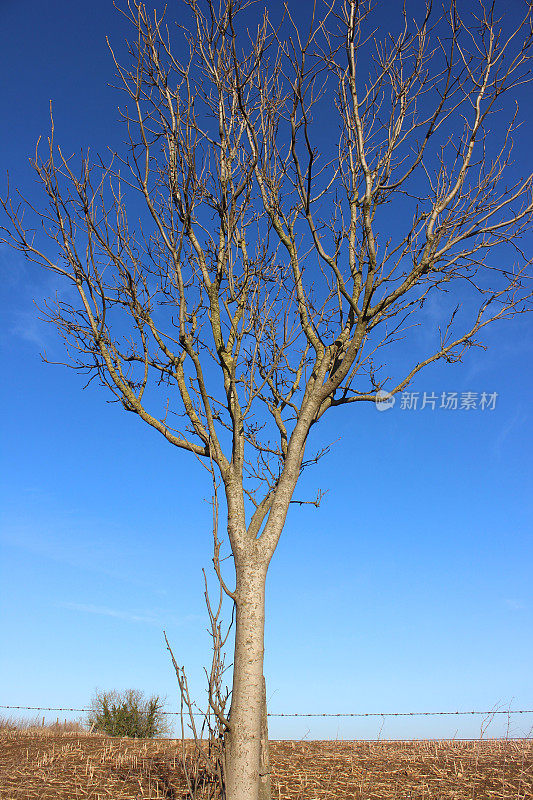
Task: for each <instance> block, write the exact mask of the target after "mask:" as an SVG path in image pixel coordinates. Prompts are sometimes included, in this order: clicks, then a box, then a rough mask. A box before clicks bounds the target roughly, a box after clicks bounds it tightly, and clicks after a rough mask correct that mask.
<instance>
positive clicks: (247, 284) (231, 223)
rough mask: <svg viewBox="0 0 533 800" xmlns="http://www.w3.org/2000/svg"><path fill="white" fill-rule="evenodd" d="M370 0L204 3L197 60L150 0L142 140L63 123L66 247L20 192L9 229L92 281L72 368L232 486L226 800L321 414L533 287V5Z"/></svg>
mask: <svg viewBox="0 0 533 800" xmlns="http://www.w3.org/2000/svg"><path fill="white" fill-rule="evenodd" d="M399 5H401V4H399ZM459 5H460V4H459ZM373 6H374V3H372V2H369V0H327V2H326V3H325V4H324V5H322V6H320V7H319V6H318V5H317V4H316V3H315V4H310V9H309V11H310V13H309V20H308V25H307V27H306V29H305V30H303V29H302V27H301V26H300V27H298V25H297V24H296V22H295V20H294V17H293V12H292V4H289V5H288V6H286V7H285V9H284V13H283V15H282V18H280V19H277V20H273V19H272V16H271V15H270V16H269V13H268V11H267V10H265V11H264V14H262V15H261V16H260V17H259V18H258V16H257V13H258V12H257V6H255V5H254V6H252V5H251V4H250V2H248V0H219V3H217V2H215V0H184V2H182V3H181V6H180V9H181V11H180V15H181V19H183V18H185V17H186V18H188V19H189V23H188V25H187V26H186V27H184V28H180V30H181V33H182V34H183V35H184V36H185V39H186V42H187V43H188V56H187V58H185V59H178V58H176V57H175V55H174V54H173V53H174V52H176V51H175V48H174V44H173V41H174V36H175V35H176V28H175V27H172V28H171V29H167V27H166V25H165V24H164V23H163V17H162V16H160V15H158V14H157V13H152V12H149V11H148V10H147V9H146V8H145V6H144V5H143V4H142V3H141V2H140V0H130V1H129V2H128V6H127V8H126V10H125V11H124V12H123V13H125V15H126V16H127V17H128V19H129V20H130V22H131V25H132V27H133V31H134V36H133V38H132V41H131V44H130V46H129V55H130V59H131V60H130V63H129V66H122V65H121V64H120V63H119V60H118V58H116V57H115V56H113V58H114V60H115V64H116V68H117V71H118V75H119V76H120V80H121V86H122V89H123V90H124V92H125V96H126V106H125V110H124V112H123V118H124V122H125V125H126V130H127V132H128V135H129V148H128V151H127V152H124V153H122V154H120V153H117V154H115V156H114V157H113V159H112V160H111V163H109V164H103V163H102V162H100V161H97V162H96V163H95V164H90V163H89V158H88V157H82V159H81V164H78V166H75V165H74V161H73V160H72V158H70V157H67V156H66V155H65V154H64V153H63V152H62V150H61V149H60V148H59V147H56V145H55V143H54V130H53V125H52V133H51V136H50V139H49V147H48V150H47V152H46V155H45V156H44V157H41V156H40V154H39V151H38V150H37V152H36V155H35V160H34V167H35V170H36V172H37V175H38V177H39V178H40V180H41V182H42V185H43V187H44V189H45V191H46V194H47V196H48V208H47V210H45V211H38V210H37V211H36V212H35V213H37V214H38V216H40V217H41V219H42V222H43V226H44V232H45V234H46V236H48V237H49V239H51V240H52V241H53V244H54V247H55V250H53V249H50V248H49V247H45V245H43V244H40V242H41V236H40V234H39V235H37V236H35V235H34V234H33V233H32V232H31V231H30V230H29V229H28V227H27V225H26V223H25V220H24V219H23V210H22V209H23V206H18V205H17V204H16V203H13V202H12V201H10V200H9V198H7V199H6V200H5V202H4V208H5V210H6V211H7V214H8V215H9V217H10V218H11V222H10V224H9V225H8V226H7V227H8V239H9V240H10V241H11V243H12V244H14V246H15V247H17V248H18V249H20V250H21V251H22V252H24V253H25V254H26V256H27V257H28V258H29V259H31V260H33V261H35V262H37V263H38V264H40V265H42V266H44V267H46V268H48V269H50V270H52V271H54V272H55V273H57V274H58V275H60V276H61V277H62V278H64V279H65V281H66V283H67V284H68V285H69V286H70V287H71V291H70V293H69V294H68V295H65V296H64V297H62V298H61V297H60V299H59V300H58V302H57V303H56V304H55V305H54V306H52V305H48V306H47V314H48V318H49V319H50V320H51V322H52V323H54V324H55V325H56V326H57V328H58V330H59V332H60V334H61V335H62V336H63V337H64V340H65V343H66V346H67V349H68V353H69V360H68V363H69V365H71V366H73V367H75V368H76V369H78V370H80V371H82V372H85V373H87V375H88V376H89V380H92V379H94V378H96V379H97V380H98V381H99V382H100V383H101V384H102V385H103V386H105V387H106V388H107V389H108V390H109V392H111V393H112V395H114V396H115V398H116V399H117V400H118V401H119V402H120V403H122V405H123V406H124V408H125V409H126V410H127V411H130V412H132V413H134V414H137V415H138V416H139V417H140V418H141V419H142V420H144V422H146V423H147V424H148V425H151V426H152V427H153V428H154V429H155V430H157V431H158V432H159V433H160V434H161V435H162V436H164V437H165V438H166V439H167V440H168V442H169V443H170V444H172V445H174V446H175V447H177V448H180V449H182V450H187V451H189V452H190V453H193V454H194V455H195V456H196V457H197V458H198V459H200V460H201V461H202V462H204V463H205V464H206V466H207V468H208V469H211V466H213V467H214V469H215V470H216V472H217V474H218V476H219V479H220V481H221V483H222V485H223V487H224V491H225V500H226V506H227V536H228V538H229V542H230V545H231V551H232V554H233V566H234V571H235V576H234V577H235V581H234V583H233V582H232V583H231V586H230V585H228V584H229V583H230V579H229V578H227V577H226V575H223V574H222V571H220V574H219V577H220V580H221V583H222V585H223V588H224V591H225V592H226V594H227V595H228V596H229V597H230V598H231V599H232V600H233V601H234V602H235V607H236V632H235V653H234V667H233V685H232V695H231V709H230V716H229V720H228V725H229V730H228V734H227V748H228V752H227V776H226V781H227V797H228V798H229V800H257V798H258V797H259V791H260V790H259V785H260V776H259V773H260V725H261V706H262V700H261V698H262V688H263V632H264V608H265V579H266V574H267V569H268V565H269V562H270V559H271V558H272V555H273V553H274V550H275V548H276V545H277V543H278V540H279V537H280V535H281V532H282V530H283V526H284V524H285V519H286V516H287V512H288V509H289V504H290V503H291V501H292V500H293V494H294V491H295V487H296V485H297V482H298V478H299V476H300V474H301V472H302V470H303V469H304V468H305V467H306V466H307V465H309V464H310V463H314V462H315V461H316V460H317V459H318V458H319V456H320V453H317V454H310V455H306V442H307V439H308V435H309V432H310V430H311V428H312V427H313V426H314V425H316V423H317V422H318V421H319V419H320V418H321V417H322V416H323V415H324V414H325V412H326V411H328V410H329V409H331V408H333V407H337V406H343V405H346V404H348V403H361V402H374V401H375V400H376V398H379V396H380V394H381V393H382V392H388V393H390V394H391V395H395V394H397V393H398V392H401V391H402V390H403V389H405V387H407V386H408V385H409V383H410V381H412V380H413V378H414V377H415V376H416V375H417V374H418V373H419V372H420V371H421V370H422V369H423V368H424V367H426V366H427V365H429V364H432V363H434V362H437V361H440V360H444V361H447V362H457V361H460V360H461V358H462V356H463V354H464V353H465V351H467V350H468V349H469V348H470V347H473V346H479V345H481V344H482V341H481V339H480V335H481V334H482V332H483V330H484V328H485V327H486V326H487V325H490V324H492V323H493V322H495V321H496V320H501V319H509V318H510V317H512V316H513V315H515V314H517V313H520V312H522V311H524V310H525V308H526V305H527V301H528V300H529V298H530V289H529V288H528V287H527V283H526V278H527V276H526V272H525V270H526V268H527V265H528V259H527V257H526V256H525V254H524V253H523V251H522V250H521V249H520V239H521V236H522V235H523V234H524V232H525V231H526V230H527V228H528V226H529V224H530V221H531V213H532V208H533V206H532V200H531V188H532V176H531V174H526V175H524V176H522V177H516V176H517V175H518V173H517V172H516V169H515V167H513V165H512V163H511V160H510V159H511V150H512V144H513V136H514V131H515V130H516V127H517V122H518V110H516V111H511V112H510V116H509V119H508V124H507V125H505V124H504V125H503V127H502V124H501V119H502V114H503V112H505V113H507V111H508V108H509V102H508V101H509V99H513V98H515V97H517V96H518V95H519V91H520V86H521V84H523V83H524V82H527V81H529V60H530V58H531V43H532V21H531V4H530V3H529V2H524V3H521V2H518V0H517V2H516V3H514V4H513V12H512V15H511V17H512V18H511V19H505V18H504V19H503V20H502V19H499V18H498V16H497V12H496V9H495V4H493V3H487V4H485V5H484V4H483V2H480V3H479V5H478V6H477V13H475V14H474V13H471V14H469V15H468V16H467V18H465V19H464V20H463V19H462V18H461V15H460V13H459V9H458V8H457V4H456V2H454V0H451V2H449V3H448V5H447V6H446V7H445V8H444V9H443V10H442V12H441V11H438V12H435V11H434V10H433V8H432V3H431V0H428V5H427V8H426V13H425V16H424V17H423V18H419V19H418V20H417V19H414V20H413V19H411V17H410V16H409V15H408V11H407V10H406V9H404V10H403V13H402V9H401V8H398V12H397V13H398V18H397V19H396V20H390V21H389V22H390V25H391V26H392V27H391V28H390V30H392V32H390V33H385V34H384V35H383V36H381V35H380V33H379V24H378V23H379V20H377V19H376V16H375V14H373V12H375V11H378V12H379V7H380V4H379V3H376V4H375V8H374V7H373ZM390 8H391V6H389V11H390ZM178 35H179V31H178ZM380 36H381V38H380ZM496 113H498V114H499V117H498V124H497V125H494V124H493V123H494V121H495V114H496ZM491 125H492V126H493V128H494V130H491ZM512 176H514V177H512ZM135 196H137V198H138V197H139V196H140V198H141V200H142V201H143V202H144V211H143V212H142V218H141V222H140V225H139V226H138V228H134V227H133V223H132V213H133V212H131V211H130V215H129V216H128V208H130V209H131V208H135V209H136V211H135V214H136V215H137V214H138V213H139V212H138V210H137V209H138V205H135V206H130V203H132V202H134V200H135ZM433 295H438V296H439V299H440V304H441V306H442V307H446V308H447V309H448V316H447V318H446V321H445V322H444V323H443V324H442V325H441V327H440V328H438V329H437V330H436V331H431V330H428V331H427V334H428V336H427V337H426V338H425V339H424V342H422V340H421V339H420V338H417V337H415V336H412V328H413V326H414V325H415V324H416V323H417V322H421V321H426V322H427V318H425V317H423V316H421V315H420V314H419V311H420V309H421V308H422V306H423V305H424V302H425V301H426V300H427V299H428V298H430V297H432V296H433ZM74 297H75V298H76V299H72V298H74ZM417 315H418V316H417ZM431 335H434V344H433V345H432V346H430V345H429V344H428V342H429V341H430V336H431ZM400 339H403V340H404V342H408V343H409V350H408V352H409V354H410V356H409V357H410V364H409V366H408V367H407V368H406V369H405V370H404V371H403V372H400V373H399V374H396V372H397V370H398V369H399V367H398V366H397V365H398V364H399V363H400V364H401V363H402V361H401V360H399V361H397V360H393V359H392V358H391V352H392V351H391V350H389V349H386V348H389V347H390V346H391V345H394V343H395V342H398V341H399V340H400ZM424 347H426V348H427V349H423V348H424ZM402 352H403V353H404V354H405V352H407V351H406V350H404V351H402Z"/></svg>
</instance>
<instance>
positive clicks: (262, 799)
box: [259, 677, 272, 800]
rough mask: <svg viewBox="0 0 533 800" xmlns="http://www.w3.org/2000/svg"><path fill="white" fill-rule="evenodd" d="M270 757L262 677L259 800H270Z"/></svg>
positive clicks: (264, 685)
mask: <svg viewBox="0 0 533 800" xmlns="http://www.w3.org/2000/svg"><path fill="white" fill-rule="evenodd" d="M271 798H272V781H271V778H270V755H269V752H268V717H267V697H266V682H265V678H264V677H263V699H262V702H261V762H260V768H259V800H271Z"/></svg>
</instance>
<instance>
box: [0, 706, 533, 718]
mask: <svg viewBox="0 0 533 800" xmlns="http://www.w3.org/2000/svg"><path fill="white" fill-rule="evenodd" d="M0 708H2V709H13V710H17V711H75V712H77V713H84V712H88V711H92V709H91V708H66V707H62V706H2V705H0ZM161 713H162V714H167V715H176V716H179V715H180V714H181V711H162V712H161ZM194 713H195V715H196V716H199V717H203V716H204V713H203V712H202V711H198V712H194ZM493 714H505V715H508V714H533V709H531V710H530V709H505V710H503V711H502V710H496V711H495V710H494V709H489V710H488V711H384V712H380V711H372V712H355V713H345V712H341V713H338V714H327V713H325V714H323V713H305V714H301V713H299V712H297V713H276V712H270V711H269V712H268V716H269V717H446V716H471V715H479V716H487V715H493Z"/></svg>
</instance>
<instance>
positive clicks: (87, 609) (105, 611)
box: [57, 602, 203, 627]
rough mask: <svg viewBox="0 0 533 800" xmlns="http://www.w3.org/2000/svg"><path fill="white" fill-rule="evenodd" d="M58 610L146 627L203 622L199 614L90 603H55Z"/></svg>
mask: <svg viewBox="0 0 533 800" xmlns="http://www.w3.org/2000/svg"><path fill="white" fill-rule="evenodd" d="M57 607H58V608H66V609H67V610H68V611H78V612H81V613H83V614H98V615H99V616H102V617H114V618H115V619H123V620H125V621H126V622H141V623H144V624H146V625H156V626H158V627H161V626H162V625H173V626H176V625H177V626H179V625H187V624H188V623H189V622H198V621H199V620H203V617H202V616H201V615H200V614H186V615H185V616H183V617H177V616H176V615H175V614H173V613H172V612H169V611H166V610H160V609H157V610H155V611H140V612H138V611H123V610H121V609H118V608H108V607H107V606H97V605H93V604H92V603H70V602H64V603H57Z"/></svg>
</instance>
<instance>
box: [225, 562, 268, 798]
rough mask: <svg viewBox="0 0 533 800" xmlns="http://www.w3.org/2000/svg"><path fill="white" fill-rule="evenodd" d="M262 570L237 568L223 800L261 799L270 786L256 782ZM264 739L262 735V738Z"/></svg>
mask: <svg viewBox="0 0 533 800" xmlns="http://www.w3.org/2000/svg"><path fill="white" fill-rule="evenodd" d="M266 569H267V567H266V565H258V564H257V562H254V563H253V564H247V565H246V566H244V567H242V566H241V567H239V566H237V591H236V618H235V622H236V625H235V655H234V662H233V689H232V697H231V711H230V724H231V729H230V731H229V732H228V734H227V741H226V797H227V800H266V794H265V792H266V791H268V792H269V796H268V800H270V781H269V779H267V778H266V776H264V777H263V779H262V778H261V773H262V772H263V771H264V767H265V763H267V762H265V757H263V758H262V757H261V739H262V736H261V734H262V732H263V733H264V731H265V726H266V717H265V713H266V707H265V688H264V679H263V653H264V629H265V579H266ZM263 738H264V736H263Z"/></svg>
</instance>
